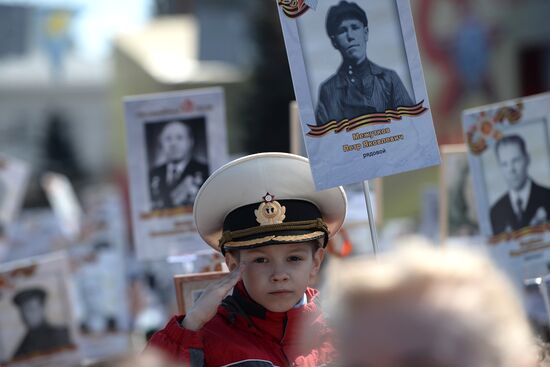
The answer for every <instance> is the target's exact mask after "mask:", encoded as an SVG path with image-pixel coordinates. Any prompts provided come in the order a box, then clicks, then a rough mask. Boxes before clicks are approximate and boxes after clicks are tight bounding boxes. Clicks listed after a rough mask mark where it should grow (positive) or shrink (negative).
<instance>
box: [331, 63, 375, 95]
mask: <svg viewBox="0 0 550 367" xmlns="http://www.w3.org/2000/svg"><path fill="white" fill-rule="evenodd" d="M349 68H350V64H348V63H346V62H343V63H342V65H340V67H339V68H338V72H337V73H336V87H337V88H342V87H347V85H348V81H347V74H346V73H347V72H348V70H349ZM352 68H353V69H355V70H356V71H357V75H361V76H363V77H364V76H365V75H368V74H372V75H375V76H377V75H380V74H383V73H384V69H382V68H381V67H380V66H378V65H376V64H375V63H373V62H372V61H370V60H369V59H368V58H367V59H365V61H363V62H362V63H361V64H359V65H357V66H352Z"/></svg>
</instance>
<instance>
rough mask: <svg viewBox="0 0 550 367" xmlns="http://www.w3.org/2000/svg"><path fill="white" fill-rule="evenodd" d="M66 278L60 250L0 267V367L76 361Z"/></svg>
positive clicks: (75, 333)
mask: <svg viewBox="0 0 550 367" xmlns="http://www.w3.org/2000/svg"><path fill="white" fill-rule="evenodd" d="M69 278H70V275H69V263H68V260H67V257H66V256H65V255H64V254H62V253H59V254H52V255H45V256H41V257H36V258H33V259H29V260H24V261H19V262H17V263H9V264H3V265H2V266H1V267H0V365H4V363H9V365H10V366H75V365H78V364H79V363H80V350H79V335H78V330H77V322H76V318H75V317H74V313H73V300H74V298H73V297H74V296H73V295H72V294H71V290H70V289H71V288H70V286H69V283H68V279H69Z"/></svg>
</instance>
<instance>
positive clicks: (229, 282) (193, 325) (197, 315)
mask: <svg viewBox="0 0 550 367" xmlns="http://www.w3.org/2000/svg"><path fill="white" fill-rule="evenodd" d="M245 269H246V264H245V263H242V264H240V265H239V266H238V267H236V268H235V269H233V270H232V271H231V272H230V273H229V274H228V275H227V276H226V277H224V278H222V279H220V280H218V281H217V282H213V283H211V284H210V285H209V286H208V287H206V289H205V290H204V292H203V293H202V294H201V296H200V297H199V299H198V300H197V301H196V302H195V304H194V305H193V307H191V309H190V310H189V312H188V313H187V314H186V315H185V318H184V319H183V322H182V326H183V327H184V328H186V329H188V330H192V331H197V330H199V329H200V328H202V327H203V325H204V324H206V323H207V322H208V321H210V320H211V319H212V318H213V317H214V316H215V315H216V312H217V310H218V306H219V305H220V304H221V302H222V301H223V299H224V298H225V296H227V293H228V292H229V291H230V290H231V289H232V288H233V287H234V286H235V285H236V284H237V283H238V282H239V280H240V279H241V276H242V274H243V272H244V270H245Z"/></svg>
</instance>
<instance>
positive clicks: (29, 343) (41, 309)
mask: <svg viewBox="0 0 550 367" xmlns="http://www.w3.org/2000/svg"><path fill="white" fill-rule="evenodd" d="M46 298H47V295H46V292H45V291H44V290H42V289H39V288H31V289H26V290H23V291H20V292H19V293H17V294H16V295H15V297H14V298H13V303H14V304H15V305H16V306H17V307H18V308H19V312H20V315H21V318H22V320H23V322H24V324H25V325H26V327H27V332H26V334H25V336H24V337H23V339H22V340H21V341H20V342H19V344H18V346H17V349H16V350H15V352H14V353H13V357H12V358H13V359H14V360H16V359H20V358H25V357H30V356H34V355H37V354H41V353H48V352H56V351H59V350H60V349H62V348H66V347H70V346H71V345H72V343H71V339H70V337H69V330H68V328H66V327H64V326H56V325H52V324H50V323H49V322H48V320H47V319H46V317H45V302H46Z"/></svg>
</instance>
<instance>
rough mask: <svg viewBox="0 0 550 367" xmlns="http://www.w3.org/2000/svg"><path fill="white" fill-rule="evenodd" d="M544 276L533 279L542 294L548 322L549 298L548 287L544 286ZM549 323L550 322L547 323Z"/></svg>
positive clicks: (549, 319) (549, 313)
mask: <svg viewBox="0 0 550 367" xmlns="http://www.w3.org/2000/svg"><path fill="white" fill-rule="evenodd" d="M545 278H546V277H540V278H537V279H536V280H535V283H537V284H538V286H539V291H540V293H541V295H542V299H543V301H544V308H545V309H546V317H548V322H550V299H549V297H548V287H547V286H546V279H545ZM549 325H550V324H549Z"/></svg>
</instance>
